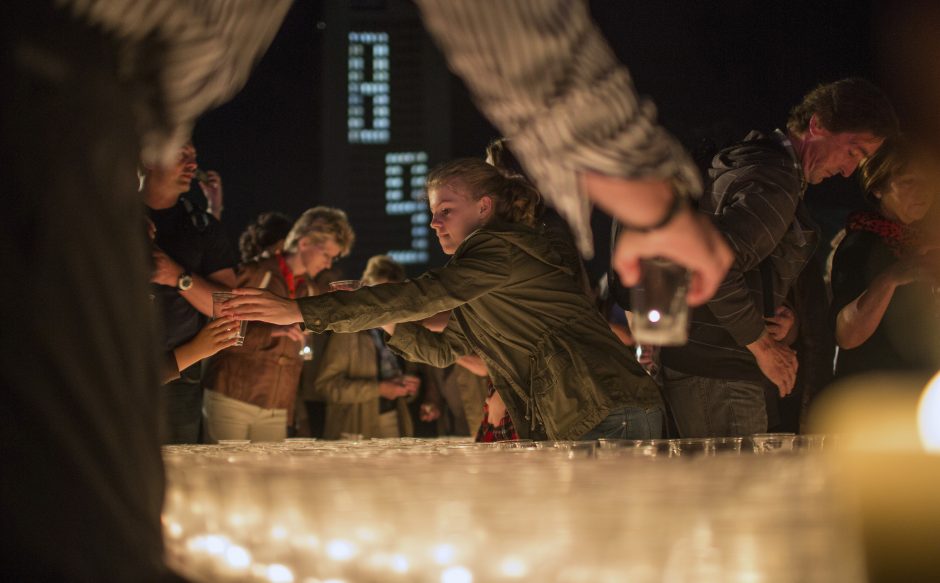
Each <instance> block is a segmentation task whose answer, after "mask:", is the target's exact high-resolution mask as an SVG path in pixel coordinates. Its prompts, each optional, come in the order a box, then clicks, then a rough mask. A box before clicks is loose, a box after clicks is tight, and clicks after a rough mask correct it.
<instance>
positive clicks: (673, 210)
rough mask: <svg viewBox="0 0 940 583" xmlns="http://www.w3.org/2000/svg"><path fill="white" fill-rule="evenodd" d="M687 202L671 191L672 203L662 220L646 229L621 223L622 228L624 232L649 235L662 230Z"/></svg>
mask: <svg viewBox="0 0 940 583" xmlns="http://www.w3.org/2000/svg"><path fill="white" fill-rule="evenodd" d="M687 202H688V198H686V197H685V196H683V195H681V194H679V193H678V192H676V191H675V190H673V191H672V203H671V204H670V205H669V208H668V209H666V214H665V215H664V216H663V218H661V219H660V220H658V221H657V222H656V223H654V224H652V225H649V226H648V227H635V226H633V225H628V224H627V223H623V222H622V223H621V224H622V225H623V228H624V230H626V231H633V232H635V233H650V232H652V231H656V230H658V229H662V228H663V227H665V226H666V225H668V224H669V223H670V222H672V219H674V218H676V215H678V214H679V213H680V212H681V211H682V209H684V208H685V207H686V206H687Z"/></svg>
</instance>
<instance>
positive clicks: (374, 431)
mask: <svg viewBox="0 0 940 583" xmlns="http://www.w3.org/2000/svg"><path fill="white" fill-rule="evenodd" d="M376 360H377V351H376V349H375V343H374V342H373V340H372V336H371V335H370V333H369V332H360V333H358V334H333V335H332V337H331V338H330V341H329V342H327V345H326V350H325V351H324V352H323V364H322V366H321V367H320V370H319V372H318V373H317V377H316V388H317V393H318V394H319V395H322V396H324V397H325V398H326V402H327V405H326V424H325V427H324V429H323V437H324V438H325V439H339V438H340V435H341V434H342V433H361V434H362V435H363V436H364V437H365V438H367V439H368V438H370V437H378V435H379V370H378V363H377V362H376ZM395 406H396V407H397V411H398V430H399V433H400V434H401V436H402V437H411V436H412V435H414V426H413V424H412V422H411V415H410V414H409V413H408V405H407V403H406V401H405V399H396V400H395Z"/></svg>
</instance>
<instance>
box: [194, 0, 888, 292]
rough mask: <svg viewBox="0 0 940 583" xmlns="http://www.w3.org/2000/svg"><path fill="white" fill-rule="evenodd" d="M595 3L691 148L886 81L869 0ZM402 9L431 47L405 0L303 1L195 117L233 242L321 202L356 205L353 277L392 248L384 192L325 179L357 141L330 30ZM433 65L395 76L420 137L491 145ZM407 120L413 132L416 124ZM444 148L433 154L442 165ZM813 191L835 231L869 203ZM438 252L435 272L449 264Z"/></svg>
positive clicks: (833, 183) (475, 152)
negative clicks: (836, 87)
mask: <svg viewBox="0 0 940 583" xmlns="http://www.w3.org/2000/svg"><path fill="white" fill-rule="evenodd" d="M591 9H592V12H593V14H594V17H595V20H596V21H597V22H598V25H599V26H600V28H601V30H602V31H603V32H604V34H605V36H606V37H607V38H608V40H609V42H610V44H611V46H612V47H613V49H614V51H615V52H616V54H617V55H618V57H619V58H620V59H621V60H622V61H623V62H624V63H625V64H626V65H627V66H628V68H629V69H630V71H631V74H632V75H633V78H634V82H635V84H636V87H637V89H638V91H639V92H640V93H641V94H644V95H648V96H650V97H651V98H652V99H653V100H654V101H655V103H656V104H657V106H658V109H659V112H660V118H661V121H662V123H663V124H664V125H665V126H666V127H668V128H669V129H670V130H671V131H672V132H673V133H674V134H675V135H676V136H678V137H679V139H680V140H682V141H683V143H685V144H686V145H687V146H688V147H690V148H694V147H695V146H696V145H697V144H698V143H699V141H700V140H702V139H708V140H711V141H712V142H714V143H716V144H719V145H721V144H725V143H729V142H731V141H734V140H736V139H740V138H742V137H743V136H744V135H745V134H746V133H747V132H748V130H750V129H752V128H755V129H773V128H775V127H783V126H784V124H785V121H786V115H787V112H788V110H789V109H790V107H792V106H793V105H794V104H796V103H797V102H798V101H799V99H800V98H801V96H802V95H803V94H804V93H806V92H807V91H808V90H809V89H811V88H812V87H813V86H815V85H817V84H819V83H823V82H827V81H832V80H835V79H839V78H842V77H847V76H853V75H861V76H865V77H869V78H875V75H874V70H875V62H874V61H875V60H874V49H873V46H872V45H873V38H874V35H873V34H872V25H873V20H874V17H873V14H875V11H874V9H873V7H872V5H871V4H870V3H868V2H864V1H857V0H854V1H853V0H828V1H825V2H808V1H807V2H804V1H780V2H775V1H760V2H758V1H754V0H696V1H694V2H690V1H687V0H657V1H655V2H649V1H648V0H599V1H594V2H591ZM391 12H394V13H395V14H396V17H395V22H396V23H397V24H396V25H395V26H397V27H398V28H396V30H397V31H399V33H398V34H408V35H414V36H415V38H412V39H408V40H409V41H410V42H411V43H412V44H413V45H414V44H415V43H417V45H415V46H425V45H424V44H423V43H426V45H427V46H428V47H432V45H431V43H430V41H428V39H427V38H426V35H425V33H424V32H423V30H421V28H420V26H417V25H415V22H416V21H414V19H415V18H416V10H415V9H414V7H413V6H411V5H410V4H407V3H405V2H403V1H401V0H388V1H380V0H371V1H367V2H362V1H360V2H355V1H353V2H340V3H339V4H337V3H336V0H330V1H328V2H303V1H301V2H295V4H294V6H293V7H292V9H291V11H290V13H289V14H288V16H287V19H286V20H285V22H284V25H283V26H282V28H281V30H280V32H279V34H278V36H277V38H276V39H275V41H274V43H273V44H272V46H271V48H270V49H269V50H268V52H267V53H266V54H265V56H264V57H263V59H262V60H261V61H260V63H259V64H258V66H257V67H256V69H255V71H254V73H253V74H252V77H251V79H250V80H249V82H248V84H247V85H246V86H245V88H244V89H243V90H242V91H241V93H239V95H238V96H236V97H235V98H234V99H233V100H232V101H231V102H229V103H227V104H225V105H224V106H222V107H220V108H218V109H216V110H214V111H211V112H209V113H207V114H206V115H204V116H203V117H202V118H201V119H200V120H199V122H198V123H197V126H196V130H195V134H194V143H195V145H196V147H197V149H198V152H199V162H200V166H202V167H203V168H206V169H215V170H218V171H219V172H220V173H221V175H222V178H223V183H224V187H225V209H226V210H225V214H224V217H223V223H224V224H225V226H226V229H227V230H228V232H229V233H230V235H231V237H232V240H233V242H234V241H236V240H237V237H238V235H239V233H240V232H241V231H242V230H243V229H244V227H245V226H246V225H247V224H248V222H249V221H251V220H252V219H253V218H254V217H255V216H257V214H258V213H260V212H263V211H266V210H280V211H283V212H286V213H288V214H290V215H292V216H294V217H296V216H298V215H299V214H300V212H302V211H303V210H304V209H306V208H309V207H311V206H315V205H316V204H320V203H323V204H331V205H335V206H340V207H342V208H346V209H347V210H350V216H351V219H352V222H353V226H354V228H355V229H356V231H357V235H358V240H357V244H356V249H355V251H354V253H353V255H352V256H351V257H350V258H348V259H346V260H343V261H342V262H341V263H340V267H341V269H343V270H344V271H345V272H346V274H347V275H348V276H351V277H358V275H359V272H360V270H361V268H362V266H363V265H364V263H365V260H366V259H367V258H368V257H369V256H370V255H372V254H375V253H380V252H384V251H385V250H387V249H388V248H389V246H390V245H391V243H390V241H389V239H390V238H394V236H395V234H392V235H390V233H389V228H393V227H395V225H396V224H397V223H395V222H394V221H392V222H388V221H386V222H385V223H382V224H380V222H379V221H380V220H381V219H380V217H379V215H380V214H381V213H379V211H378V210H377V209H381V208H383V207H382V205H383V204H384V198H383V197H384V193H383V192H380V191H379V190H381V187H380V186H379V187H376V189H374V190H373V189H370V188H363V187H362V184H365V183H366V182H363V181H362V177H358V178H359V179H360V180H359V182H357V183H356V184H357V186H356V187H355V188H352V187H350V188H346V187H345V186H343V185H342V183H338V182H337V181H336V179H335V176H334V178H330V179H326V178H325V177H328V176H329V175H330V171H331V170H334V172H333V174H335V169H336V168H348V165H349V164H350V161H349V160H350V159H351V158H355V157H356V156H357V155H359V154H357V153H356V152H361V151H362V150H361V149H360V150H351V149H350V148H349V146H348V145H347V144H345V141H344V140H343V139H341V136H339V134H337V133H336V131H334V130H330V129H329V128H330V127H332V126H331V124H333V126H335V125H336V118H337V117H340V118H342V117H343V116H345V111H344V110H339V111H337V107H333V106H332V105H331V103H333V101H331V100H334V99H335V98H337V97H338V96H337V94H336V92H337V91H338V92H340V93H342V92H343V90H344V87H345V84H344V83H345V79H344V78H342V77H343V76H344V74H345V73H344V71H345V61H344V60H343V54H342V50H344V49H343V47H341V46H340V47H337V46H336V41H335V39H336V38H338V37H336V36H335V34H334V36H333V37H330V33H331V32H332V33H336V32H337V29H343V30H341V31H339V32H341V33H344V32H345V28H348V27H349V26H350V25H349V23H348V21H346V19H348V18H350V14H352V15H353V16H352V18H357V17H358V18H365V19H366V20H369V19H372V20H373V21H375V22H382V21H383V20H382V19H383V18H385V15H386V13H391ZM409 19H411V23H410V24H409V23H408V22H405V24H404V25H403V24H402V22H403V21H408V20H409ZM340 36H342V35H340ZM331 38H332V39H333V40H330V39H331ZM427 50H430V51H434V50H435V49H433V48H430V49H427ZM393 57H394V56H393ZM436 58H437V59H438V60H439V59H440V57H439V56H437V57H436ZM423 62H424V63H425V65H426V66H425V68H424V69H423V70H421V71H418V70H415V69H408V68H406V70H405V71H404V72H402V71H400V70H399V71H396V70H395V69H396V67H395V61H394V59H393V67H392V69H393V70H392V75H393V79H394V83H398V84H399V85H401V86H405V85H407V84H408V83H409V82H410V81H411V78H412V77H413V78H414V79H417V78H418V77H419V76H421V75H424V78H422V79H421V80H420V83H417V87H413V88H412V90H414V91H416V93H415V94H414V95H421V96H422V97H420V98H419V99H418V101H417V102H413V103H411V104H410V105H412V106H413V107H418V108H419V110H421V108H424V110H426V113H427V117H428V120H432V121H428V122H427V123H425V124H424V125H423V126H422V132H423V133H418V134H417V135H418V136H422V135H423V136H425V138H426V139H427V140H431V141H435V142H436V143H437V146H436V147H435V148H436V152H437V156H440V157H445V158H446V157H447V156H451V157H456V156H480V155H482V152H483V148H484V147H485V145H486V144H487V143H488V142H489V141H490V140H491V139H492V138H494V137H496V136H497V135H498V134H497V132H496V131H495V130H494V129H493V128H492V127H491V126H490V125H489V124H488V123H487V122H486V121H485V120H484V119H483V118H482V117H481V116H480V114H479V113H478V112H477V111H476V110H475V108H474V107H473V105H472V103H471V100H470V98H469V96H468V94H467V92H466V90H465V88H464V87H463V85H462V83H461V82H460V81H459V80H458V79H457V78H456V77H454V76H453V75H452V74H450V73H449V72H446V71H445V70H444V69H443V65H442V64H440V62H435V58H434V57H428V58H427V59H425V61H423ZM327 75H334V76H337V75H338V76H339V77H341V78H340V79H339V80H337V79H336V78H329V79H328V78H327ZM429 77H430V78H429ZM875 80H876V81H877V79H875ZM397 86H398V85H393V99H394V96H395V95H401V94H402V93H403V92H404V90H402V91H397V92H396V91H395V87H397ZM342 99H345V97H342ZM337 103H340V104H342V103H344V102H343V101H342V100H339V101H337ZM399 117H400V116H399ZM394 119H395V118H394V117H393V120H394ZM393 123H394V122H393ZM411 124H412V126H413V127H411V128H410V129H414V127H418V126H421V123H420V122H419V121H415V120H412V121H411ZM341 127H342V128H345V126H341ZM414 140H415V138H414V136H412V138H411V140H410V141H411V142H414ZM435 157H436V156H433V155H432V160H431V162H432V164H433V163H436V162H440V161H441V160H440V159H433V158H435ZM353 166H354V167H355V168H357V170H355V173H358V174H363V173H364V174H366V175H367V176H366V178H369V179H373V178H374V179H375V180H376V181H377V182H375V184H378V185H381V177H370V176H368V174H369V173H370V172H372V171H373V170H374V171H375V172H379V171H380V170H379V169H373V170H369V168H371V167H370V166H368V165H366V166H361V165H359V166H356V165H355V164H353ZM363 168H364V169H363ZM349 173H354V171H352V170H350V171H349ZM338 184H339V186H337V185H338ZM807 200H808V201H809V203H810V206H811V208H812V209H813V211H814V213H815V214H816V216H817V218H818V220H819V221H820V223H821V224H822V226H823V228H824V231H825V234H826V235H827V236H828V235H831V234H832V233H834V232H835V231H836V230H837V229H838V228H841V223H842V221H843V220H844V217H845V214H846V213H847V212H848V210H849V209H850V208H852V207H855V206H858V205H859V204H860V193H859V191H858V189H857V186H856V185H855V182H854V180H851V179H843V178H840V177H836V178H832V179H830V180H828V181H827V182H826V183H824V184H823V185H822V186H819V187H811V188H810V191H809V192H808V193H807ZM369 209H372V211H371V212H369ZM377 213H378V214H377ZM403 228H404V227H403ZM594 231H595V240H596V247H597V256H596V257H595V258H594V260H592V261H591V262H590V263H589V269H590V270H591V271H592V273H593V274H594V275H595V276H596V275H599V274H600V273H602V272H603V270H604V269H605V266H606V264H607V261H608V258H609V252H608V245H609V235H608V231H609V220H608V219H606V218H605V217H603V216H602V215H600V214H599V213H595V219H594ZM435 245H436V240H434V239H433V238H432V239H431V246H432V247H433V246H435ZM434 251H435V253H434V254H432V257H431V261H430V263H431V266H432V267H433V266H435V265H438V264H440V263H441V262H442V261H443V256H442V255H441V254H440V253H439V251H438V250H436V249H435V250H434ZM423 267H424V266H414V267H412V268H411V269H410V271H412V272H415V271H420V270H421V269H423Z"/></svg>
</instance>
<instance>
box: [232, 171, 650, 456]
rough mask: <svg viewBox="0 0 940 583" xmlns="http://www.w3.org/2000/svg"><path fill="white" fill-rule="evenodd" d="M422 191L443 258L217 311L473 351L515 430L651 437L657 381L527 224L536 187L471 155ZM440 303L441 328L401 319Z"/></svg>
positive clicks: (249, 298) (442, 361) (423, 349)
mask: <svg viewBox="0 0 940 583" xmlns="http://www.w3.org/2000/svg"><path fill="white" fill-rule="evenodd" d="M427 192H428V199H429V203H430V207H431V212H432V221H431V227H432V228H433V229H434V230H435V232H436V233H437V237H438V240H439V242H440V244H441V247H442V248H443V250H444V252H445V253H446V254H448V255H452V256H453V257H452V258H451V260H450V261H449V262H448V263H447V264H446V265H445V266H444V267H442V268H440V269H435V270H431V271H429V272H427V273H425V274H424V275H422V276H421V277H418V278H416V279H413V280H408V281H405V282H402V283H397V284H392V283H390V284H386V285H379V286H375V287H370V288H362V289H360V290H357V291H354V292H336V293H330V294H325V295H321V296H317V297H313V298H301V299H299V300H297V301H292V300H287V299H285V298H280V297H278V296H275V295H273V294H271V293H269V292H265V291H261V290H252V289H243V290H236V293H237V294H239V295H240V296H241V297H236V298H235V299H233V300H231V301H229V302H228V303H227V306H226V309H225V313H226V315H229V316H232V317H234V318H236V319H245V320H263V321H267V322H272V323H279V324H287V323H293V322H300V321H303V322H304V324H305V325H306V327H307V328H309V329H311V330H313V331H314V332H323V331H325V330H332V331H334V332H356V331H359V330H365V329H369V328H374V327H376V326H383V327H385V329H386V331H387V332H388V333H389V334H390V335H391V338H390V340H389V346H390V347H392V348H393V349H394V350H396V351H397V352H398V353H399V354H401V355H402V356H404V357H405V358H406V359H408V360H413V361H417V362H424V363H428V364H431V365H433V366H438V367H444V366H448V365H450V364H453V363H454V362H455V361H456V360H457V358H459V357H460V356H462V355H466V354H476V355H478V356H479V357H480V358H482V359H483V361H484V362H485V363H486V365H487V368H488V369H489V372H490V375H491V377H492V380H493V384H494V386H495V387H496V390H497V391H498V392H499V394H500V396H501V397H502V399H503V401H504V402H505V404H506V408H507V410H508V411H509V414H510V416H511V417H512V420H513V423H514V425H515V427H516V430H517V431H518V433H519V435H520V437H523V438H532V439H544V438H548V439H562V440H565V439H594V438H597V437H625V438H633V439H649V438H657V437H660V436H661V433H662V419H663V413H662V400H661V398H660V394H659V390H658V388H657V386H656V385H655V383H654V382H653V381H652V379H650V378H649V377H648V376H647V375H646V373H645V372H644V371H643V369H642V368H641V367H640V365H639V364H637V362H636V359H635V358H634V356H633V355H632V354H631V353H630V351H629V350H628V349H627V348H626V347H625V346H624V345H623V344H622V343H621V342H620V341H619V340H618V339H617V337H616V336H614V334H613V333H612V332H611V331H610V328H609V327H608V325H607V323H606V322H605V321H604V319H603V318H602V317H601V315H600V314H599V313H598V312H597V310H596V309H595V308H594V306H593V305H592V303H591V301H590V300H589V299H588V298H587V296H586V295H585V294H584V292H583V291H582V289H581V287H580V286H579V284H578V281H577V280H576V278H575V275H574V273H573V272H572V270H571V269H570V268H568V267H566V266H565V262H564V261H563V260H562V257H561V256H560V254H559V253H558V251H557V247H556V246H554V245H552V241H549V240H548V238H547V237H546V236H545V235H544V234H543V233H542V232H541V231H540V230H539V229H537V228H536V227H535V226H534V223H535V206H536V203H537V200H538V193H537V192H536V191H535V190H534V189H533V188H532V187H531V186H530V185H529V184H528V183H527V182H525V181H524V180H523V179H521V178H507V177H504V176H502V175H501V174H500V173H499V172H498V171H497V170H496V169H494V168H493V167H492V166H490V165H488V164H486V163H485V162H483V161H481V160H477V159H470V158H467V159H460V160H455V161H453V162H450V163H447V164H444V165H442V166H441V167H439V168H437V169H435V170H434V171H433V172H432V173H431V174H430V175H429V176H428V180H427ZM445 310H453V316H452V318H451V322H450V324H448V326H447V328H446V329H445V330H444V332H442V333H440V334H436V333H434V332H431V331H429V330H427V329H425V328H423V327H421V326H420V325H417V324H413V323H405V324H402V323H401V322H412V321H414V320H418V319H421V318H426V317H428V316H431V315H433V314H436V313H438V312H442V311H445ZM395 323H398V324H397V325H396V324H395Z"/></svg>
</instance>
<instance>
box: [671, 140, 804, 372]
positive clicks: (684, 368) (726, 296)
mask: <svg viewBox="0 0 940 583" xmlns="http://www.w3.org/2000/svg"><path fill="white" fill-rule="evenodd" d="M804 188H805V185H804V182H803V172H802V167H801V164H800V161H799V158H798V157H797V156H796V153H795V152H794V151H793V148H792V147H791V146H790V145H789V141H788V140H786V136H785V135H784V134H782V133H780V132H779V131H778V132H774V133H773V134H771V135H769V136H764V135H763V134H761V133H759V132H751V133H750V134H748V136H747V137H746V138H745V139H744V141H743V142H740V143H738V144H735V145H733V146H731V147H729V148H725V149H724V150H722V151H721V152H719V153H718V154H717V155H716V156H715V158H714V159H713V160H712V165H711V168H710V170H709V171H708V188H707V189H706V192H705V195H704V196H703V197H702V199H701V201H700V204H699V208H700V210H701V211H702V212H706V213H709V214H711V215H713V216H714V219H715V225H716V226H717V227H718V230H719V231H721V233H722V235H724V237H725V239H726V240H727V241H728V243H729V245H731V249H732V251H734V256H735V259H734V264H733V265H732V266H731V269H729V270H728V274H727V275H726V276H725V279H724V281H723V282H722V283H721V285H720V286H719V288H718V291H717V292H716V293H715V296H714V297H713V298H712V299H711V301H709V302H708V303H707V304H706V305H704V306H701V307H699V308H696V309H695V310H694V311H693V313H692V324H691V330H690V333H689V343H688V344H687V345H686V346H682V347H676V348H666V349H663V353H662V358H663V364H664V365H665V366H666V367H668V368H671V369H674V370H678V371H680V372H684V373H686V374H693V375H698V376H704V377H711V378H726V379H737V380H755V381H759V380H762V379H763V378H764V376H763V374H762V373H761V372H760V369H759V368H758V366H757V362H756V361H755V360H754V357H753V355H752V354H751V353H750V351H748V350H747V348H746V346H747V345H748V344H750V343H751V342H754V341H755V340H757V339H758V338H759V337H760V335H761V334H762V333H763V332H764V329H765V325H764V317H765V316H767V315H772V314H773V311H774V309H775V308H777V307H778V306H780V305H781V304H782V303H783V302H784V301H785V300H786V297H787V293H788V292H789V290H790V288H791V286H792V285H793V283H794V282H795V280H796V278H797V277H798V276H799V274H800V272H801V271H802V270H803V267H804V266H805V265H806V263H807V261H809V258H810V257H811V256H812V255H813V253H814V252H815V250H816V245H817V242H818V240H819V233H818V227H817V226H816V224H815V222H814V221H813V220H812V218H811V217H810V216H809V212H808V211H807V209H806V207H805V206H804V205H803V192H804ZM765 282H766V284H768V285H769V286H770V288H771V289H765Z"/></svg>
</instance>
